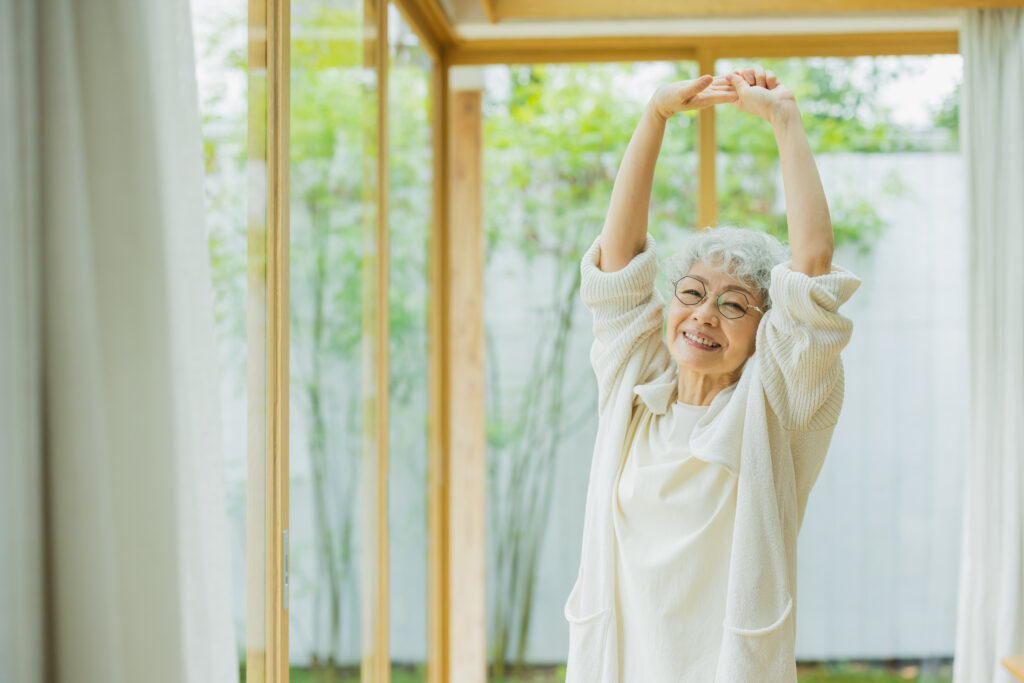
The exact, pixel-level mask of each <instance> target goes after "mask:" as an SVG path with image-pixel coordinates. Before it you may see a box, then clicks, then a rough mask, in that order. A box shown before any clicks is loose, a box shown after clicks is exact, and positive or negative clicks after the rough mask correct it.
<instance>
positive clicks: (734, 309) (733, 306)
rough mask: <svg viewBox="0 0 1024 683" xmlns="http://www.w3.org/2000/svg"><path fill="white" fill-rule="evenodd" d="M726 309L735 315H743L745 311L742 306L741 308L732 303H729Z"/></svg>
mask: <svg viewBox="0 0 1024 683" xmlns="http://www.w3.org/2000/svg"><path fill="white" fill-rule="evenodd" d="M725 307H726V308H728V309H729V310H731V311H733V312H735V313H742V312H743V311H744V308H743V307H742V306H740V305H739V304H735V303H732V302H731V301H730V302H727V303H726V304H725Z"/></svg>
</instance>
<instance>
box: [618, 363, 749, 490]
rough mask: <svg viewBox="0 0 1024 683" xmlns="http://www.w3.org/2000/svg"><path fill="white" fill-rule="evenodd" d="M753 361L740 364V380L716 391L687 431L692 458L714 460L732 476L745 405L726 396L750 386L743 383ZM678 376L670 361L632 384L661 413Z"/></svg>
mask: <svg viewBox="0 0 1024 683" xmlns="http://www.w3.org/2000/svg"><path fill="white" fill-rule="evenodd" d="M755 356H756V352H755ZM755 363H756V359H755V358H754V356H752V357H751V358H750V359H748V360H747V362H746V364H745V365H744V366H743V371H742V372H741V373H740V379H739V380H738V381H737V382H735V383H734V384H730V385H729V386H727V387H726V388H725V389H722V390H721V391H719V392H718V393H717V394H716V395H715V397H714V398H713V399H711V405H709V406H708V409H707V411H706V412H705V413H704V414H703V415H701V417H700V419H699V420H698V421H697V423H696V424H695V425H694V427H693V432H691V434H690V443H689V448H690V452H691V453H692V454H693V455H694V457H696V458H699V459H701V460H703V461H705V462H711V463H717V464H719V465H721V466H722V467H725V468H726V469H728V470H729V471H731V472H732V473H733V474H735V475H738V474H739V469H740V463H739V452H740V448H739V441H738V438H739V435H740V433H741V430H742V425H743V422H744V415H745V412H746V406H745V401H730V400H729V399H730V398H731V397H732V396H733V395H734V394H735V393H736V391H737V387H742V388H741V389H740V395H742V396H745V395H746V394H747V392H748V391H749V387H748V386H746V385H747V384H749V382H750V381H751V377H750V376H751V372H750V369H751V368H752V367H753V366H754V364H755ZM678 378H679V366H678V364H677V363H676V362H675V360H673V361H671V362H670V363H669V365H668V366H667V367H666V368H665V369H664V370H663V371H662V372H661V373H660V374H659V375H657V376H656V377H655V378H654V379H652V380H650V381H649V382H645V383H643V384H638V385H637V386H635V387H633V393H634V394H636V395H637V396H639V397H640V400H641V401H642V402H643V404H644V405H645V406H646V407H647V409H648V410H649V411H650V412H651V413H652V414H654V415H664V414H665V413H667V412H668V411H669V410H670V409H671V406H672V403H673V402H674V401H675V400H676V398H677V396H678V386H679V385H678Z"/></svg>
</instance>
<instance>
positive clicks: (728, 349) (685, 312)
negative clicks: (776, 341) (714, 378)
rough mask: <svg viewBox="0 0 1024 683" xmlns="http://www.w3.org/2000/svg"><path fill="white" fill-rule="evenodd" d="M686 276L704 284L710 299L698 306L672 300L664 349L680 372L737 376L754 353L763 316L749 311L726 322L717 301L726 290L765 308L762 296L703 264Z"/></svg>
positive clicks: (694, 267)
mask: <svg viewBox="0 0 1024 683" xmlns="http://www.w3.org/2000/svg"><path fill="white" fill-rule="evenodd" d="M687 275H690V276H692V277H695V278H697V279H698V280H702V281H703V282H704V289H705V291H706V292H707V296H706V297H705V298H704V300H703V301H701V302H700V303H699V304H697V305H695V306H687V305H686V304H684V303H682V302H681V301H679V299H678V298H677V297H675V296H673V297H672V298H671V299H670V300H669V306H668V327H667V329H666V331H665V346H667V347H668V351H669V353H670V354H671V355H672V357H673V358H674V359H675V360H676V362H677V363H678V364H679V368H680V369H681V370H682V369H686V370H692V371H694V372H698V373H702V374H708V375H734V374H737V373H738V371H739V369H740V368H741V367H742V366H743V363H744V362H745V361H746V360H747V358H749V357H750V356H751V355H753V353H754V342H755V339H756V335H757V326H758V323H760V322H761V314H760V313H758V312H757V311H756V310H750V311H748V312H747V314H746V315H744V316H743V317H742V318H736V319H730V318H726V317H725V316H723V315H722V314H721V313H720V312H719V310H718V305H717V298H718V295H719V294H721V293H722V292H724V291H725V290H727V289H728V290H739V291H741V292H743V293H744V294H746V297H747V301H749V302H750V304H751V305H753V306H758V307H762V308H763V302H762V301H761V296H760V295H759V294H758V292H756V291H755V290H754V289H753V288H752V287H750V286H749V285H746V284H744V283H743V282H741V281H740V280H737V279H736V278H733V277H730V276H729V275H728V274H726V273H723V272H721V271H718V270H715V269H713V268H710V267H709V266H707V265H706V264H704V263H703V262H697V263H695V264H693V267H691V268H690V270H689V272H688V273H687Z"/></svg>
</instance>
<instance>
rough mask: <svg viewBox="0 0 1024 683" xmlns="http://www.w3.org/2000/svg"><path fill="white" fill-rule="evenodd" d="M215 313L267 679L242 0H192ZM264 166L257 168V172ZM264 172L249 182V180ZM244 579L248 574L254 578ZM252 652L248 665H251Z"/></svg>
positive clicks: (261, 237)
mask: <svg viewBox="0 0 1024 683" xmlns="http://www.w3.org/2000/svg"><path fill="white" fill-rule="evenodd" d="M191 9H192V21H193V35H194V39H195V54H196V76H197V80H198V87H199V104H200V115H201V117H202V137H203V154H204V159H203V161H204V172H205V178H204V193H205V211H206V226H207V230H208V233H209V248H210V264H211V276H212V278H213V294H214V302H213V304H214V315H215V321H216V332H217V348H218V356H219V369H220V410H221V423H222V429H223V433H222V436H223V440H222V444H223V454H224V486H225V498H226V501H227V509H226V511H225V512H226V514H227V517H228V531H229V542H230V548H229V554H230V558H231V573H232V581H231V599H232V604H233V614H234V625H235V634H236V636H235V637H236V652H237V654H238V661H239V667H240V671H241V680H247V681H249V682H250V683H253V682H259V681H262V680H264V672H263V663H264V657H265V651H266V643H265V639H264V638H265V636H264V633H265V629H264V620H263V611H264V593H265V591H264V577H265V573H264V552H263V549H264V547H265V546H264V535H265V530H266V525H265V522H264V516H263V515H262V514H259V511H261V510H262V509H263V505H264V491H265V489H266V472H265V468H264V467H263V463H264V461H265V457H266V450H265V448H266V437H265V434H266V429H267V427H266V373H265V368H266V364H265V358H266V345H265V339H266V315H265V310H266V280H265V269H264V268H263V264H264V263H265V257H266V237H265V236H266V232H265V231H266V221H265V219H266V217H265V211H264V212H260V211H256V212H248V210H247V207H249V206H252V205H255V206H258V207H262V206H265V205H266V201H267V200H266V183H265V180H263V178H265V174H266V163H265V150H264V149H263V148H261V147H258V146H257V147H251V146H249V145H248V140H249V139H251V138H252V137H256V138H260V137H265V135H266V117H265V108H263V107H260V108H256V109H252V110H250V107H249V100H248V96H249V95H250V94H251V95H255V96H256V97H259V96H260V95H261V94H262V93H265V92H266V72H265V71H262V70H257V69H253V70H251V71H250V70H248V69H247V63H248V60H247V57H248V55H247V50H248V40H249V36H248V32H247V16H248V6H247V3H246V2H245V0H218V1H217V2H193V3H192V8H191ZM261 173H262V174H263V176H262V177H261V176H260V174H261ZM250 178H253V179H259V180H257V182H252V183H250V182H249V179H250ZM248 582H251V585H249V583H248ZM247 661H248V670H247V668H246V664H247Z"/></svg>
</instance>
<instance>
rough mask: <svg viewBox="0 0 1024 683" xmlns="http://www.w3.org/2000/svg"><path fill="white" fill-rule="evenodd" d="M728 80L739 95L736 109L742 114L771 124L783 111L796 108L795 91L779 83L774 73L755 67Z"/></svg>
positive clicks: (730, 76) (731, 75)
mask: <svg viewBox="0 0 1024 683" xmlns="http://www.w3.org/2000/svg"><path fill="white" fill-rule="evenodd" d="M728 78H729V83H730V85H732V87H733V88H735V89H736V94H737V95H738V97H737V100H736V102H735V104H736V108H737V109H739V110H740V111H742V112H746V113H748V114H753V115H755V116H759V117H761V118H762V119H764V120H765V121H768V122H769V123H771V122H773V121H774V120H775V117H776V116H777V115H778V114H779V113H780V112H781V111H783V110H785V109H789V108H793V109H795V108H796V98H795V97H794V96H793V91H792V90H790V89H789V88H787V87H786V86H784V85H782V84H781V83H779V79H778V78H776V77H775V73H774V72H772V71H765V70H764V69H763V68H761V67H760V66H755V67H753V68H749V69H743V70H741V71H736V72H735V73H731V74H729V76H728Z"/></svg>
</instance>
